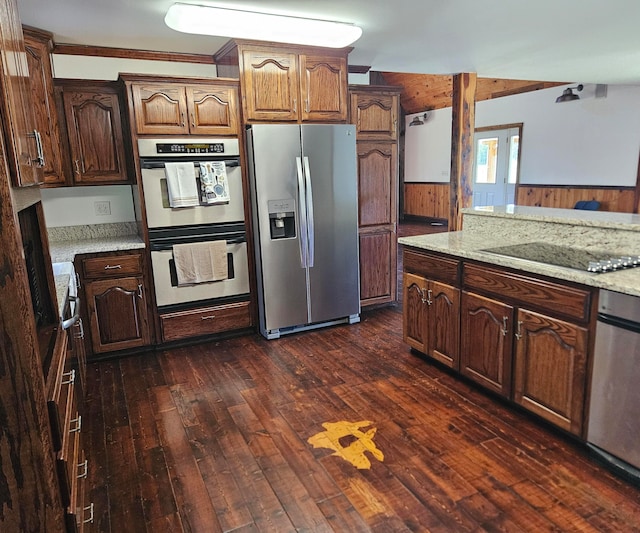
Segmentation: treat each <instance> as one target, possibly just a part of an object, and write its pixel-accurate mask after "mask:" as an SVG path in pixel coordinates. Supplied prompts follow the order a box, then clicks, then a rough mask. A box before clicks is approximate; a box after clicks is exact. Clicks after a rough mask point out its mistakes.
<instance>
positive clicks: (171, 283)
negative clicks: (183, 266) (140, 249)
mask: <svg viewBox="0 0 640 533" xmlns="http://www.w3.org/2000/svg"><path fill="white" fill-rule="evenodd" d="M227 257H228V260H229V278H228V279H225V280H221V281H213V282H209V283H198V284H196V285H186V286H178V281H177V276H176V270H175V265H174V262H173V252H172V250H171V249H170V248H169V249H166V250H157V251H152V252H151V267H152V269H153V280H154V283H155V288H156V303H157V305H158V307H159V308H162V307H165V306H170V305H178V304H187V303H191V302H198V301H201V300H213V299H216V298H229V297H232V296H239V295H242V294H248V293H249V263H248V258H247V243H246V242H238V243H227Z"/></svg>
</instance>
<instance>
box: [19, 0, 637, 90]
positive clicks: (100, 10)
mask: <svg viewBox="0 0 640 533" xmlns="http://www.w3.org/2000/svg"><path fill="white" fill-rule="evenodd" d="M182 1H185V2H188V1H193V3H199V4H207V3H210V4H215V5H219V6H223V7H239V8H242V9H254V10H255V11H263V12H278V13H284V14H296V15H300V16H306V17H317V18H322V19H329V20H342V21H345V22H353V23H356V24H358V25H359V26H361V27H362V28H363V36H362V37H361V38H360V40H358V41H357V42H356V43H354V45H353V46H354V50H353V52H352V53H351V55H350V56H349V63H350V64H353V65H369V66H371V68H372V70H379V71H392V72H411V73H424V74H452V73H457V72H477V74H478V76H481V77H491V78H511V79H530V80H544V81H573V82H581V83H640V29H639V25H640V1H638V0H384V1H382V0H230V1H227V2H207V1H206V0H182ZM17 2H18V9H19V11H20V16H21V19H22V22H23V23H24V24H27V25H30V26H35V27H37V28H41V29H46V30H49V31H51V32H53V34H54V39H55V41H56V42H57V43H73V44H86V45H96V46H108V47H117V48H134V49H141V50H159V51H171V52H189V53H204V54H213V53H214V52H215V51H216V50H218V48H220V46H221V45H222V44H223V43H225V42H226V40H227V39H226V38H219V37H204V36H196V35H189V34H181V33H178V32H175V31H173V30H171V29H169V28H167V27H166V26H165V25H164V14H165V12H166V10H167V8H168V7H169V6H170V5H171V4H172V3H173V0H17Z"/></svg>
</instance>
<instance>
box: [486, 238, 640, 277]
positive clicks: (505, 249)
mask: <svg viewBox="0 0 640 533" xmlns="http://www.w3.org/2000/svg"><path fill="white" fill-rule="evenodd" d="M480 251H482V252H489V253H492V254H498V255H506V256H509V257H516V258H518V259H526V260H527V261H535V262H537V263H547V264H549V265H557V266H562V267H567V268H575V269H577V270H586V271H587V272H594V273H598V274H600V273H604V272H614V271H616V270H621V269H623V268H635V267H638V266H640V255H628V254H617V253H612V252H607V251H604V250H590V249H586V248H574V247H572V246H564V245H559V244H551V243H548V242H525V243H521V244H513V245H508V246H499V247H496V248H487V249H484V250H480Z"/></svg>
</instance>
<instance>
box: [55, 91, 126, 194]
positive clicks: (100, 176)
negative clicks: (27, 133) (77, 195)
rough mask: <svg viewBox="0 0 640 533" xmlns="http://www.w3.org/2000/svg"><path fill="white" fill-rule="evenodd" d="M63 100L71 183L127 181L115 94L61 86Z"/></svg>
mask: <svg viewBox="0 0 640 533" xmlns="http://www.w3.org/2000/svg"><path fill="white" fill-rule="evenodd" d="M63 99H64V111H65V117H66V120H67V130H68V134H69V148H70V150H71V162H72V165H73V181H74V183H77V184H81V185H92V184H104V183H123V182H126V181H128V179H129V178H128V175H127V166H126V159H125V157H126V156H125V149H124V139H123V130H122V120H121V114H120V101H119V98H118V95H117V93H115V92H113V93H110V92H106V91H105V92H101V91H87V90H82V89H72V88H67V87H65V89H64V91H63Z"/></svg>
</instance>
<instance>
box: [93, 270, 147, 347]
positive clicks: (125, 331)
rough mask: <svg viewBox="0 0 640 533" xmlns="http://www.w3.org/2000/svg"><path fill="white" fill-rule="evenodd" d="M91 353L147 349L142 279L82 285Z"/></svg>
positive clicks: (102, 281)
mask: <svg viewBox="0 0 640 533" xmlns="http://www.w3.org/2000/svg"><path fill="white" fill-rule="evenodd" d="M85 294H86V299H87V306H88V313H89V321H90V323H91V341H92V345H93V352H94V353H102V352H109V351H114V350H124V349H128V348H136V347H139V346H146V345H147V344H149V342H150V338H149V320H148V314H147V303H146V299H145V291H144V280H143V278H142V277H141V276H140V277H128V278H113V279H104V280H97V281H91V282H89V283H87V284H86V285H85Z"/></svg>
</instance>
